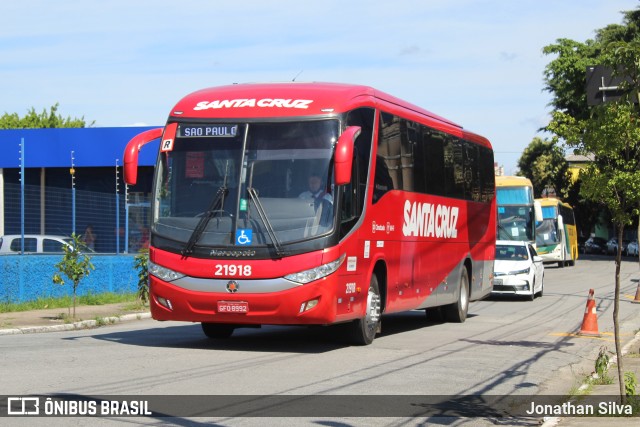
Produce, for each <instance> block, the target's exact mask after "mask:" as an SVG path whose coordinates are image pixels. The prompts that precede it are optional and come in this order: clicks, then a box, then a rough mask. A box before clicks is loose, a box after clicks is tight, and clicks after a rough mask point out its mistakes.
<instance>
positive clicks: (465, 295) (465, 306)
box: [444, 267, 469, 323]
mask: <svg viewBox="0 0 640 427" xmlns="http://www.w3.org/2000/svg"><path fill="white" fill-rule="evenodd" d="M468 311H469V274H468V273H467V269H466V268H464V267H463V268H462V273H461V274H460V286H459V288H458V298H457V300H456V302H454V303H453V304H449V305H447V306H445V307H444V314H445V317H446V319H447V320H448V321H449V322H455V323H464V321H465V320H466V319H467V312H468Z"/></svg>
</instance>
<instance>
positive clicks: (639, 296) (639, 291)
mask: <svg viewBox="0 0 640 427" xmlns="http://www.w3.org/2000/svg"><path fill="white" fill-rule="evenodd" d="M631 302H635V303H640V281H639V282H638V288H637V289H636V296H635V297H634V298H633V301H631Z"/></svg>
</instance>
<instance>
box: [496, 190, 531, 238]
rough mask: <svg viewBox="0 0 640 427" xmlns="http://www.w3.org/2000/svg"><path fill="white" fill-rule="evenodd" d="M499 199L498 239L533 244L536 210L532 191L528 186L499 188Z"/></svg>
mask: <svg viewBox="0 0 640 427" xmlns="http://www.w3.org/2000/svg"><path fill="white" fill-rule="evenodd" d="M497 199H498V238H499V239H502V240H519V241H525V242H533V241H534V224H535V210H534V208H533V192H532V189H531V188H530V187H528V186H520V187H499V188H497Z"/></svg>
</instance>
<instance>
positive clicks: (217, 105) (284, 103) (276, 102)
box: [193, 98, 313, 111]
mask: <svg viewBox="0 0 640 427" xmlns="http://www.w3.org/2000/svg"><path fill="white" fill-rule="evenodd" d="M312 102H313V100H310V99H271V98H263V99H255V98H254V99H223V100H215V101H200V102H198V103H197V104H196V106H195V107H193V109H194V110H196V111H201V110H209V109H221V108H246V107H261V108H264V107H275V108H300V109H305V110H306V109H307V108H309V104H311V103H312Z"/></svg>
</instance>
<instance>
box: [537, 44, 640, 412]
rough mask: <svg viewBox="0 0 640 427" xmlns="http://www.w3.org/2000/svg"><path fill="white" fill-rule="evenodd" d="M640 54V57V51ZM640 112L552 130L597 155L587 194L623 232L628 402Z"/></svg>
mask: <svg viewBox="0 0 640 427" xmlns="http://www.w3.org/2000/svg"><path fill="white" fill-rule="evenodd" d="M639 53H640V52H639ZM639 118H640V111H639V110H638V107H637V105H635V104H633V103H631V102H627V101H623V102H613V103H607V104H602V105H600V106H597V107H594V108H593V109H592V111H591V116H590V117H589V118H588V119H577V118H575V117H572V116H570V115H568V114H567V113H564V112H560V111H556V112H554V114H553V119H552V121H551V123H550V124H549V129H550V130H552V131H553V132H554V134H556V135H557V136H559V137H561V138H563V139H564V140H565V141H566V143H567V144H568V145H569V146H572V147H575V148H576V149H577V151H578V152H581V153H585V152H588V153H592V154H593V155H594V156H595V159H596V161H594V162H593V163H591V164H590V165H589V166H588V167H587V168H586V169H585V170H584V171H583V173H582V174H581V177H582V181H583V182H582V187H581V194H583V195H584V196H585V197H586V198H588V199H590V200H594V201H599V202H600V203H602V206H603V207H606V208H607V209H608V210H609V212H610V213H611V217H612V221H613V223H614V225H615V226H616V229H617V231H618V236H617V237H618V252H617V254H616V258H615V264H616V268H615V297H614V309H613V317H614V335H615V346H616V354H617V355H618V362H619V363H618V371H619V378H620V396H621V399H622V400H623V403H624V401H625V395H624V387H623V382H622V378H623V375H622V371H623V367H622V358H621V345H620V336H619V325H618V313H619V304H620V263H621V258H622V238H623V233H624V228H625V226H627V225H630V224H631V222H632V220H633V218H635V217H637V216H638V205H639V203H640V121H639Z"/></svg>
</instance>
